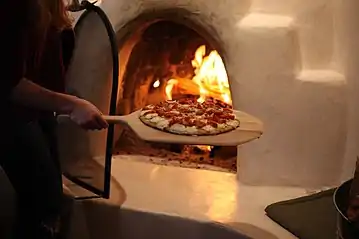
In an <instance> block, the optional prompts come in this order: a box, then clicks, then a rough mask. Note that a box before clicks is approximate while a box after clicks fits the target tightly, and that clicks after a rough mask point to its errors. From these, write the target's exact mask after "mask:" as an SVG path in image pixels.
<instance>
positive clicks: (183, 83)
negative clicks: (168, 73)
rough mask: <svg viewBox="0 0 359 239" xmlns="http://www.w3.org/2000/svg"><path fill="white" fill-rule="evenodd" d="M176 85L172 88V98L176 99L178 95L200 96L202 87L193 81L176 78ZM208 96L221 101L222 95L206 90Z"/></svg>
mask: <svg viewBox="0 0 359 239" xmlns="http://www.w3.org/2000/svg"><path fill="white" fill-rule="evenodd" d="M175 81H176V84H174V86H173V88H172V98H174V99H176V98H178V97H176V96H178V95H196V96H199V95H200V86H199V85H198V84H197V83H196V82H194V81H193V80H192V79H185V78H176V79H175ZM206 91H207V92H208V96H210V97H213V98H215V99H221V97H222V95H221V93H219V92H213V91H210V89H206Z"/></svg>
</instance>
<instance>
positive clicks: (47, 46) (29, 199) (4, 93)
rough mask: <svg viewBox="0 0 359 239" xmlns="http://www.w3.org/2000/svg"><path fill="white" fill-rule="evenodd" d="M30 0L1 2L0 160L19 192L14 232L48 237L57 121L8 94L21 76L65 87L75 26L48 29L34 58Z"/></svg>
mask: <svg viewBox="0 0 359 239" xmlns="http://www.w3.org/2000/svg"><path fill="white" fill-rule="evenodd" d="M29 4H35V3H33V2H32V0H25V1H24V0H21V1H20V0H3V1H1V3H0V23H1V26H2V29H1V33H0V34H1V39H2V44H1V46H0V47H1V55H0V56H1V57H3V61H2V63H1V64H0V67H1V86H0V107H1V109H2V111H3V113H5V116H6V117H5V119H4V117H1V118H2V119H1V120H0V123H1V124H2V127H3V128H4V131H5V134H6V141H4V140H1V147H0V150H1V151H2V153H3V156H2V157H1V158H0V165H1V167H2V168H3V169H4V171H5V172H6V174H7V175H8V177H9V179H10V181H11V183H12V184H13V186H14V188H15V190H16V192H17V194H18V199H19V201H18V205H19V217H18V219H19V220H18V223H17V225H16V233H17V234H18V235H16V238H21V239H27V238H36V239H42V238H50V237H47V236H44V234H43V232H44V231H43V224H44V223H45V224H46V223H49V224H51V223H53V222H55V220H56V219H57V218H58V216H59V214H60V210H61V202H62V180H61V169H60V165H59V161H58V157H57V156H58V154H57V144H56V135H55V128H56V121H55V118H54V115H53V113H52V112H40V111H38V110H36V109H30V108H26V107H24V106H20V105H15V104H13V103H11V102H10V101H9V95H10V94H11V91H12V90H13V88H14V87H15V86H16V85H17V84H18V83H19V81H20V80H21V79H22V78H23V77H26V78H27V79H29V80H31V81H33V82H35V83H37V84H39V85H41V86H43V87H46V88H48V89H50V90H53V91H58V92H63V91H64V85H65V82H64V73H65V70H66V68H67V65H68V64H69V62H70V59H71V55H72V50H73V47H74V34H73V31H72V30H66V31H63V32H59V31H56V30H55V29H49V30H48V32H47V35H46V40H45V42H44V45H43V51H41V55H40V57H39V58H36V57H35V56H36V53H37V52H36V51H35V49H34V48H33V47H31V46H34V45H35V44H32V43H33V41H34V39H33V38H31V37H28V35H26V33H28V27H29V25H30V24H36V23H34V21H32V20H31V19H30V18H29V15H28V12H27V11H28V9H30V8H29Z"/></svg>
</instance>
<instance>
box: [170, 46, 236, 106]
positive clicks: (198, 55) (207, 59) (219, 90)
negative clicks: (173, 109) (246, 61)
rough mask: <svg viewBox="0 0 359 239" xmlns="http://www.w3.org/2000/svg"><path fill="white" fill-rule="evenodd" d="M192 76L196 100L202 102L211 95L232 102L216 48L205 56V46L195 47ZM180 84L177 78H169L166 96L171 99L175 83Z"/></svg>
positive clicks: (221, 61) (224, 69) (223, 68)
mask: <svg viewBox="0 0 359 239" xmlns="http://www.w3.org/2000/svg"><path fill="white" fill-rule="evenodd" d="M192 66H193V68H194V74H195V75H194V76H193V78H192V81H193V82H194V83H195V85H196V86H197V87H198V91H199V98H198V99H197V101H198V102H204V101H205V100H206V98H207V97H213V98H215V99H218V100H221V101H223V102H226V103H228V104H232V97H231V92H230V89H229V82H228V76H227V72H226V68H225V66H224V63H223V60H222V58H221V56H220V55H219V53H218V52H217V51H216V50H213V51H211V52H210V53H209V55H207V56H206V46H205V45H202V46H200V47H199V48H197V50H196V52H195V56H194V59H193V60H192ZM178 84H180V81H179V80H177V79H171V80H169V81H168V82H167V85H166V90H165V91H166V97H167V99H168V100H171V99H172V90H173V88H174V86H175V85H178Z"/></svg>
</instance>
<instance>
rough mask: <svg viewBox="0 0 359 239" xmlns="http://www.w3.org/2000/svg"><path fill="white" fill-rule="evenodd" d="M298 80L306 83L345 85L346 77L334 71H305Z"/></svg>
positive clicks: (299, 75)
mask: <svg viewBox="0 0 359 239" xmlns="http://www.w3.org/2000/svg"><path fill="white" fill-rule="evenodd" d="M297 80H300V81H304V82H318V83H337V84H345V83H346V79H345V76H344V75H342V74H340V73H339V72H336V71H333V70H303V71H301V72H300V73H299V74H298V76H297Z"/></svg>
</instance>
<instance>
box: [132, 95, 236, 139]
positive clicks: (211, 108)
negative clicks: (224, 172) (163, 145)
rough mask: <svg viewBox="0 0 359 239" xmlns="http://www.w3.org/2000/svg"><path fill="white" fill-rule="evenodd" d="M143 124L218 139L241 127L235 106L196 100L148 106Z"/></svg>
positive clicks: (140, 116) (142, 117)
mask: <svg viewBox="0 0 359 239" xmlns="http://www.w3.org/2000/svg"><path fill="white" fill-rule="evenodd" d="M139 118H140V120H141V121H142V122H143V123H144V124H146V125H148V126H150V127H152V128H155V129H159V130H162V131H165V132H169V133H173V134H180V135H192V136H201V135H216V134H221V133H225V132H229V131H231V130H234V129H236V128H237V127H239V124H240V122H239V120H238V119H237V118H236V115H235V113H234V111H233V109H232V106H230V105H229V104H226V103H224V102H222V101H219V100H215V99H212V98H210V99H207V100H206V101H204V102H203V103H199V102H197V100H196V99H194V98H186V99H180V100H167V101H164V102H161V103H159V104H157V105H147V106H146V107H144V108H143V109H142V110H141V112H140V115H139Z"/></svg>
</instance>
